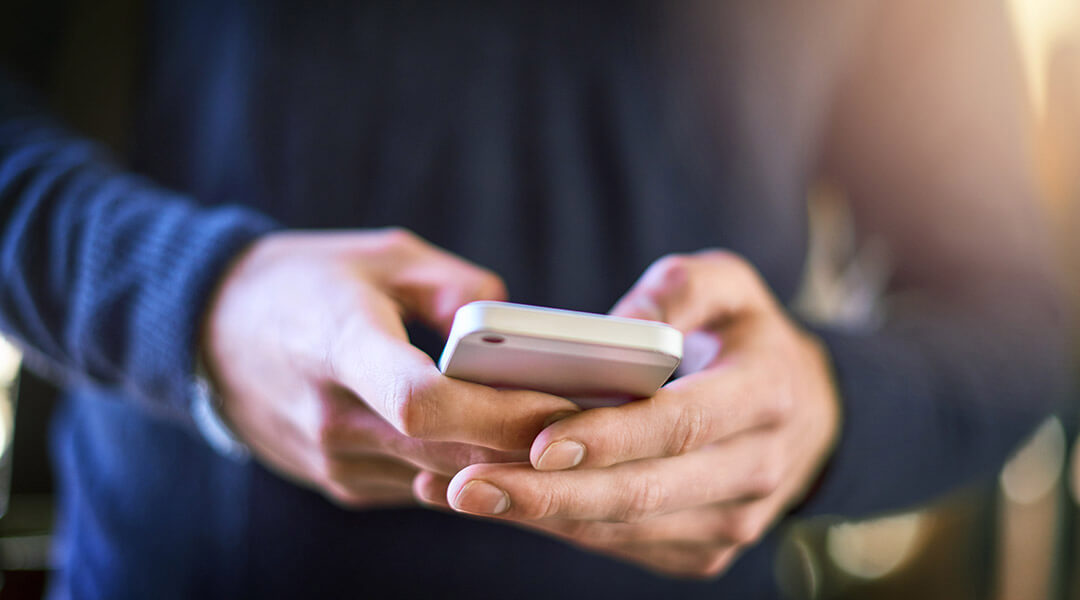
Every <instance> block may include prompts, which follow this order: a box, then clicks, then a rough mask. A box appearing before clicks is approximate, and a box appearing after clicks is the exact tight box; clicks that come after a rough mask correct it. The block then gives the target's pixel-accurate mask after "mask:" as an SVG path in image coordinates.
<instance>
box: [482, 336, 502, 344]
mask: <svg viewBox="0 0 1080 600" xmlns="http://www.w3.org/2000/svg"><path fill="white" fill-rule="evenodd" d="M480 339H481V340H482V341H483V342H484V343H486V344H501V343H503V342H505V341H506V338H504V337H503V336H501V335H485V336H484V337H482V338H480Z"/></svg>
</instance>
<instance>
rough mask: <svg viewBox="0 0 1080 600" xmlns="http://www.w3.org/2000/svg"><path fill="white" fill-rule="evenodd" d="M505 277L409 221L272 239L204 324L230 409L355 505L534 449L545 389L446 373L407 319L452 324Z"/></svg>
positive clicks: (552, 400)
mask: <svg viewBox="0 0 1080 600" xmlns="http://www.w3.org/2000/svg"><path fill="white" fill-rule="evenodd" d="M505 296H506V291H505V287H504V286H503V283H502V281H501V280H500V279H499V278H498V277H496V276H495V275H494V274H492V273H490V272H488V271H486V270H484V269H481V268H479V267H477V266H475V265H472V264H470V263H467V262H465V261H464V260H462V259H461V258H459V257H456V256H453V255H451V254H449V253H447V252H445V251H442V250H440V249H438V248H435V247H434V246H431V245H430V244H428V243H426V242H424V241H422V240H421V239H419V238H418V237H416V236H415V235H413V234H411V233H409V232H405V231H402V230H397V229H389V230H376V231H365V232H355V233H353V232H338V233H283V234H273V235H269V236H267V237H265V238H262V239H261V240H259V241H257V242H256V243H255V244H254V245H253V246H251V247H250V248H248V249H247V250H246V251H245V252H244V253H242V254H241V255H240V257H239V258H238V259H237V260H236V261H235V263H234V264H233V265H232V266H231V267H230V268H229V269H228V271H227V273H226V275H225V276H224V278H223V280H222V283H221V284H220V286H219V288H218V291H217V293H216V294H215V296H214V298H213V300H212V301H211V303H210V307H209V309H208V312H207V316H206V321H205V325H204V330H203V335H202V344H201V345H202V348H201V349H202V353H203V357H204V360H205V361H206V366H207V369H208V370H209V371H210V374H211V377H212V378H213V379H214V382H215V383H216V385H217V388H218V392H219V393H220V395H221V397H222V402H223V405H222V411H223V416H224V418H225V420H226V421H227V422H228V424H229V425H230V426H231V427H232V429H233V430H234V431H235V432H236V434H237V435H238V436H239V437H240V438H241V439H242V440H243V441H244V442H246V443H247V444H248V445H249V446H250V447H251V449H252V452H253V453H254V454H255V456H256V457H257V458H258V459H259V460H261V462H263V463H264V464H265V465H267V466H269V467H270V468H271V469H273V470H275V471H276V472H278V473H280V474H282V475H284V476H286V477H288V478H290V479H292V480H293V481H295V482H297V483H300V484H302V485H307V486H309V487H313V488H315V489H317V490H319V491H321V492H322V493H323V494H325V495H326V496H328V497H329V498H331V499H332V500H334V501H336V502H338V503H340V504H343V505H346V506H350V507H356V508H361V507H373V506H392V505H403V504H411V503H412V502H413V501H414V496H413V493H412V484H413V479H414V477H415V475H416V474H417V473H418V472H419V470H426V471H435V472H438V473H443V474H446V475H452V474H453V473H455V472H457V471H459V470H460V469H462V468H464V467H465V466H468V465H470V464H474V463H478V462H483V463H487V462H509V461H528V448H529V445H530V444H531V443H532V441H533V438H535V437H536V434H537V433H539V432H540V430H541V429H543V426H544V423H545V421H547V420H548V419H549V417H551V416H552V415H554V414H556V413H562V412H566V411H574V412H576V411H577V410H578V409H577V407H576V406H575V405H574V404H572V403H571V402H569V401H567V400H565V399H562V398H558V397H556V396H551V395H548V394H542V393H539V392H528V391H499V390H495V389H492V388H490V387H486V386H483V385H479V384H475V383H468V382H465V381H459V380H456V379H451V378H449V377H445V376H443V375H442V374H441V373H439V370H438V368H437V367H436V366H435V364H434V363H433V362H432V360H431V359H430V358H429V357H428V356H427V355H426V354H425V353H424V352H422V351H420V350H419V349H417V348H416V347H414V346H412V345H411V344H410V343H409V340H408V336H407V334H406V331H405V322H406V321H408V320H411V319H418V320H420V321H423V322H424V323H426V324H428V325H429V326H431V327H434V328H436V329H438V330H440V331H442V332H443V333H446V332H447V331H449V328H450V324H451V323H452V321H453V317H454V313H455V311H457V309H458V308H459V307H460V306H462V305H464V304H466V303H468V302H472V301H474V300H501V299H504V298H505Z"/></svg>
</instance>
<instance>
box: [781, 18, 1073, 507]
mask: <svg viewBox="0 0 1080 600" xmlns="http://www.w3.org/2000/svg"><path fill="white" fill-rule="evenodd" d="M879 4H880V8H879V9H878V10H879V14H878V15H877V17H876V18H875V19H874V20H873V22H874V25H873V27H872V28H871V29H870V30H869V31H868V32H867V34H866V36H865V38H864V39H865V44H863V47H862V48H861V51H860V52H859V53H858V54H857V60H856V61H855V63H854V64H853V65H852V68H851V71H850V73H849V74H848V76H847V77H846V78H845V80H844V82H843V84H842V86H841V87H840V89H839V91H838V93H837V95H836V100H835V105H834V106H833V109H832V117H831V124H830V127H829V132H828V135H827V136H826V140H825V143H826V148H825V151H824V154H825V163H826V165H825V166H826V170H827V173H828V174H829V175H830V176H832V177H833V178H834V179H835V180H836V181H838V182H839V183H840V185H841V187H842V188H843V189H844V190H845V191H846V192H847V194H848V196H849V199H850V201H851V204H852V208H853V213H854V216H855V221H856V224H857V229H858V234H859V235H860V236H862V237H863V238H867V237H874V238H877V239H880V240H883V241H884V242H886V244H887V246H888V248H889V249H890V252H891V258H892V262H893V265H892V266H893V277H892V281H891V288H890V290H889V296H888V300H887V303H886V317H885V322H884V324H883V326H881V327H880V328H878V329H876V330H873V331H860V330H843V329H839V328H822V329H819V330H818V333H819V335H820V336H821V338H822V340H823V341H824V343H825V345H826V347H827V348H828V350H829V352H830V354H831V358H832V362H833V365H834V369H835V376H836V381H837V384H838V388H839V392H840V395H841V398H842V412H843V423H842V428H841V436H840V439H839V442H838V446H837V448H836V450H835V452H834V454H833V455H832V458H831V460H830V462H829V464H828V465H827V466H826V468H825V471H824V474H823V475H822V478H821V480H820V482H819V484H818V486H817V488H816V491H815V492H814V493H812V494H811V496H810V497H809V498H808V499H807V501H806V502H805V504H803V505H802V506H801V507H800V509H799V511H798V512H801V513H804V514H821V513H833V514H843V515H849V516H865V515H870V514H874V513H880V512H885V511H891V510H898V509H904V508H910V507H912V506H914V505H916V504H918V503H922V502H926V501H928V500H932V499H934V498H935V497H937V496H939V495H941V494H943V493H945V492H947V491H949V490H950V489H953V488H955V487H956V486H957V485H959V484H962V483H965V482H970V481H972V480H974V479H977V478H988V477H991V476H993V475H994V474H995V473H996V472H997V470H998V469H1000V467H1001V465H1002V463H1003V462H1004V460H1005V459H1006V458H1007V456H1008V455H1009V453H1010V452H1012V451H1013V450H1015V449H1016V448H1017V446H1018V445H1019V444H1020V443H1021V442H1022V441H1023V440H1024V438H1025V437H1026V436H1028V435H1029V434H1030V433H1032V432H1033V431H1034V429H1035V428H1036V426H1037V425H1038V424H1039V423H1040V422H1042V421H1043V420H1044V419H1046V418H1048V417H1049V416H1050V415H1053V414H1063V413H1065V412H1068V411H1070V410H1071V409H1070V408H1069V406H1068V405H1067V404H1066V400H1067V393H1066V392H1067V388H1068V372H1069V370H1068V366H1067V365H1068V360H1067V337H1066V327H1065V322H1064V321H1065V319H1064V314H1065V311H1064V308H1063V306H1062V301H1061V298H1060V297H1059V294H1058V291H1057V289H1056V287H1057V286H1056V284H1055V281H1054V280H1055V277H1054V275H1053V272H1054V270H1053V269H1052V267H1051V264H1050V260H1049V256H1050V254H1051V253H1050V251H1049V246H1050V244H1048V238H1049V233H1048V231H1047V228H1046V227H1045V224H1044V223H1043V222H1042V217H1041V215H1042V211H1041V210H1040V207H1039V205H1038V204H1039V203H1038V201H1037V199H1036V198H1037V194H1036V193H1035V191H1034V190H1035V186H1034V184H1033V177H1031V176H1030V175H1029V165H1030V161H1029V159H1028V156H1027V154H1026V152H1025V146H1026V139H1025V122H1024V119H1025V117H1026V115H1027V114H1028V111H1027V107H1026V105H1025V101H1024V86H1023V84H1022V79H1021V77H1020V71H1019V68H1018V66H1017V60H1016V57H1015V56H1014V54H1013V51H1012V47H1013V46H1012V40H1011V32H1010V29H1009V26H1008V21H1007V17H1006V15H1005V13H1004V8H1003V6H1002V5H1001V4H1002V3H999V2H985V1H984V0H961V1H959V2H951V3H947V4H941V3H938V2H933V1H931V0H916V1H913V2H901V3H895V2H882V3H879ZM1065 418H1066V419H1068V418H1069V417H1067V416H1066V417H1065ZM1066 423H1068V420H1066Z"/></svg>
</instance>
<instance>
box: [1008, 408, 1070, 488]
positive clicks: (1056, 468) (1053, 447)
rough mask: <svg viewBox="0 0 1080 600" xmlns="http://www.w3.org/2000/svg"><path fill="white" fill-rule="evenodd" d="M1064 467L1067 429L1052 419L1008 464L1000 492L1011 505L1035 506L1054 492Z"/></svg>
mask: <svg viewBox="0 0 1080 600" xmlns="http://www.w3.org/2000/svg"><path fill="white" fill-rule="evenodd" d="M1064 466H1065V428H1064V427H1062V425H1061V421H1060V420H1058V418H1057V417H1051V418H1050V419H1048V420H1047V421H1046V422H1045V423H1043V424H1042V426H1041V427H1039V430H1038V431H1036V432H1035V435H1034V436H1033V437H1032V438H1031V441H1030V442H1028V443H1027V444H1026V445H1025V446H1024V447H1023V448H1021V449H1020V451H1019V452H1017V453H1016V456H1014V457H1012V458H1011V459H1010V460H1009V462H1008V463H1007V464H1006V465H1005V469H1004V470H1003V471H1002V472H1001V489H1002V491H1003V492H1004V493H1005V497H1006V498H1008V499H1009V501H1011V502H1016V503H1018V504H1033V503H1035V502H1037V501H1039V500H1041V499H1042V498H1044V497H1046V495H1047V494H1049V493H1050V492H1051V491H1052V490H1053V489H1054V486H1056V485H1057V484H1058V482H1059V481H1060V480H1061V472H1062V468H1063V467H1064Z"/></svg>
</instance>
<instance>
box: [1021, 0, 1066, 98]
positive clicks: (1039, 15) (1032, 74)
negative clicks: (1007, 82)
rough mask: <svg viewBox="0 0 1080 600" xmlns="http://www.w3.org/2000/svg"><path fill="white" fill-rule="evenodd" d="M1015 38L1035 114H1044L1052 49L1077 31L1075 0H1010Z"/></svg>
mask: <svg viewBox="0 0 1080 600" xmlns="http://www.w3.org/2000/svg"><path fill="white" fill-rule="evenodd" d="M1009 6H1010V8H1011V10H1012V13H1013V22H1014V23H1015V25H1016V34H1017V40H1018V42H1019V45H1020V53H1021V55H1022V59H1023V61H1024V71H1025V72H1026V73H1027V77H1028V85H1029V93H1030V96H1031V100H1032V104H1033V105H1034V107H1035V111H1036V113H1037V115H1038V116H1039V117H1040V118H1041V117H1042V116H1043V115H1045V114H1046V88H1047V85H1046V81H1047V77H1048V75H1049V70H1050V56H1051V52H1052V51H1053V50H1054V48H1055V47H1056V46H1057V44H1058V43H1059V42H1060V41H1061V40H1062V39H1063V38H1064V37H1065V36H1067V35H1070V34H1072V35H1075V34H1076V33H1077V32H1078V31H1080V2H1078V1H1077V0H1010V2H1009Z"/></svg>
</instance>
